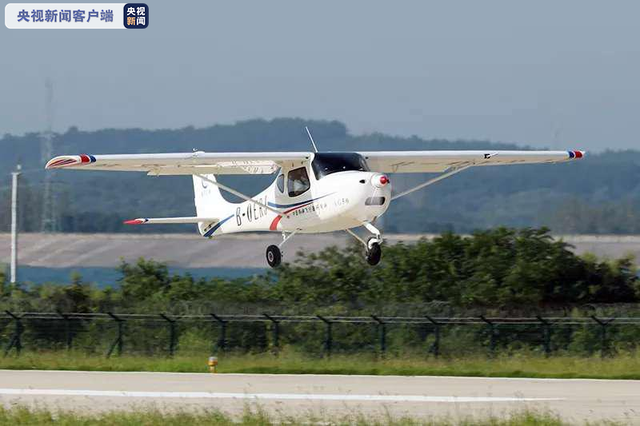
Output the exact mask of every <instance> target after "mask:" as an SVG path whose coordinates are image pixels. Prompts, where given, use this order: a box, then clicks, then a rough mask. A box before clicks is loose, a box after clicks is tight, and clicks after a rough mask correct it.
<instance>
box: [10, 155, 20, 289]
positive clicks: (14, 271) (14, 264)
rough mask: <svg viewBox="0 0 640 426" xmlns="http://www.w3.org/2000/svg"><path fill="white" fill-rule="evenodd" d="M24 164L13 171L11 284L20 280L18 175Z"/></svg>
mask: <svg viewBox="0 0 640 426" xmlns="http://www.w3.org/2000/svg"><path fill="white" fill-rule="evenodd" d="M21 169H22V166H20V164H18V165H17V166H16V171H15V172H11V284H15V283H16V282H17V281H18V176H20V170H21Z"/></svg>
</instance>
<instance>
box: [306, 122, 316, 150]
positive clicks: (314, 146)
mask: <svg viewBox="0 0 640 426" xmlns="http://www.w3.org/2000/svg"><path fill="white" fill-rule="evenodd" d="M304 128H305V129H306V131H307V134H308V135H309V139H311V145H313V149H314V151H315V152H318V147H317V146H316V143H315V142H314V140H313V136H311V132H310V131H309V128H308V127H307V126H304Z"/></svg>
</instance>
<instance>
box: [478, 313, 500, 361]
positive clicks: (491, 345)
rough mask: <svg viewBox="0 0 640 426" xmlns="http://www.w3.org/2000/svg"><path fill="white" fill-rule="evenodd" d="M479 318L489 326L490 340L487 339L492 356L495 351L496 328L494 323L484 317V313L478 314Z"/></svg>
mask: <svg viewBox="0 0 640 426" xmlns="http://www.w3.org/2000/svg"><path fill="white" fill-rule="evenodd" d="M480 319H481V320H482V321H484V322H485V323H486V324H487V325H488V326H489V332H490V333H491V340H490V341H489V350H490V351H491V356H494V355H495V352H496V337H497V334H498V331H497V330H496V324H495V323H494V322H492V321H489V320H488V319H487V318H485V316H484V315H480Z"/></svg>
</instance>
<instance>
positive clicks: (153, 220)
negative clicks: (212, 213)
mask: <svg viewBox="0 0 640 426" xmlns="http://www.w3.org/2000/svg"><path fill="white" fill-rule="evenodd" d="M200 222H205V223H217V222H220V219H218V218H215V217H141V218H138V219H132V220H125V221H124V224H125V225H153V224H167V223H200Z"/></svg>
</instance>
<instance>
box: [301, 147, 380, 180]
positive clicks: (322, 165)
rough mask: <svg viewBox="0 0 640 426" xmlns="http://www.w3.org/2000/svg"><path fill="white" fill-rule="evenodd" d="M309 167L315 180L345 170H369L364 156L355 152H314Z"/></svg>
mask: <svg viewBox="0 0 640 426" xmlns="http://www.w3.org/2000/svg"><path fill="white" fill-rule="evenodd" d="M311 168H312V169H313V173H314V174H315V175H316V179H317V180H320V179H321V178H322V177H324V176H327V175H330V174H331V173H337V172H346V171H348V170H356V171H361V172H368V171H369V166H367V162H366V160H365V159H364V157H362V155H360V154H356V153H355V152H353V153H349V152H325V153H316V155H315V157H314V158H313V161H312V162H311Z"/></svg>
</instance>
